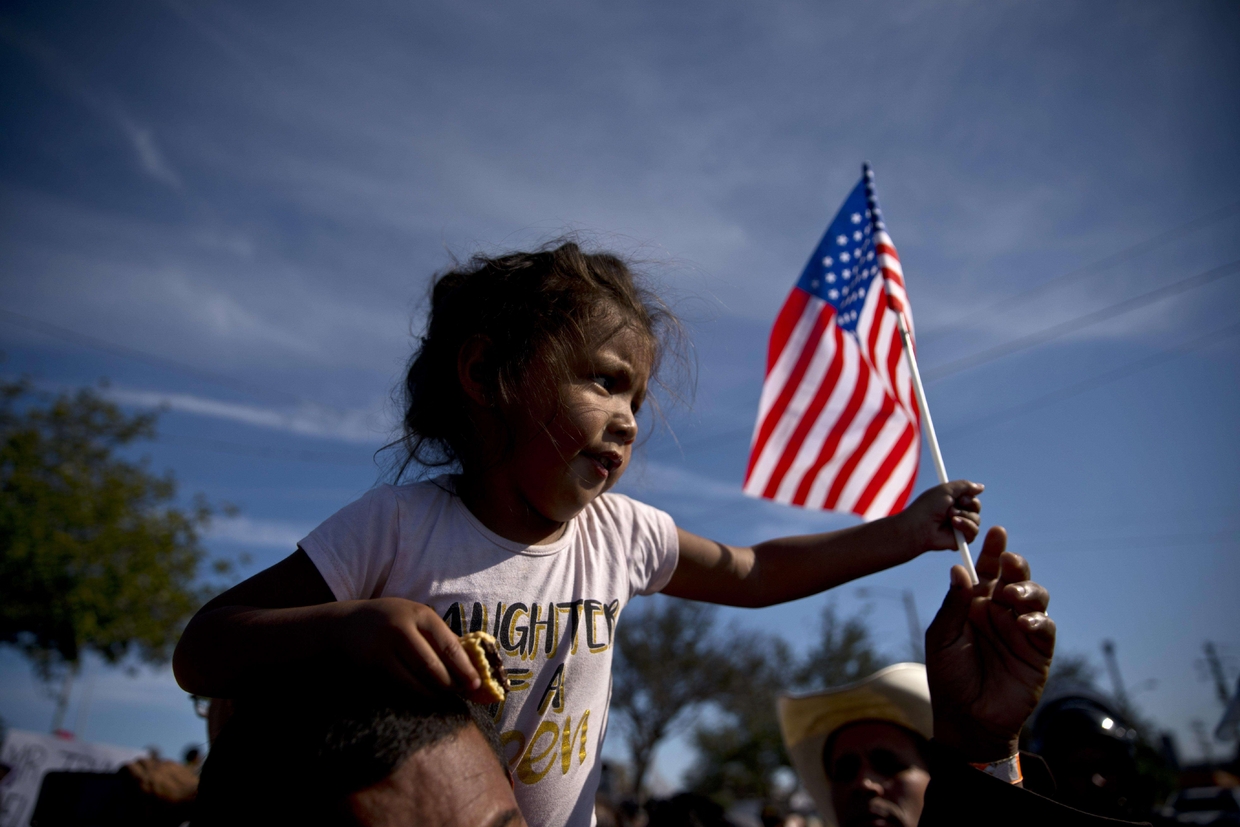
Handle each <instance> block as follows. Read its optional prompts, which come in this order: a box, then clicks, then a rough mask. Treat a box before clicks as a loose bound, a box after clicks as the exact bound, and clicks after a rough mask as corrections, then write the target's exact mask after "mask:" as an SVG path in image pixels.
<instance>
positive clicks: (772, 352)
mask: <svg viewBox="0 0 1240 827" xmlns="http://www.w3.org/2000/svg"><path fill="white" fill-rule="evenodd" d="M901 312H902V313H904V315H905V319H906V324H907V325H908V326H909V331H910V334H911V332H912V324H913V320H912V317H911V313H910V312H909V304H908V296H907V295H906V294H905V292H904V275H903V272H902V271H901V269H900V259H899V256H897V255H896V248H895V245H894V244H893V243H892V241H891V237H890V236H888V235H887V230H886V227H885V226H884V224H883V221H882V215H881V213H880V212H879V209H878V203H877V201H876V200H875V198H874V193H873V176H872V173H871V172H870V170H869V168H868V167H866V168H865V174H864V175H863V176H862V179H861V181H860V182H859V183H858V184H857V186H856V187H855V188H854V189H853V191H852V193H851V194H850V195H849V196H848V199H847V200H846V201H845V202H844V206H842V207H841V208H840V211H839V213H838V214H837V215H836V216H835V220H833V221H832V222H831V225H830V226H829V227H828V228H827V232H826V234H825V235H823V237H822V241H820V242H819V243H818V248H817V249H816V250H814V254H813V256H811V257H810V260H809V263H808V264H807V265H805V270H804V272H802V273H801V278H800V279H799V280H798V281H797V284H796V286H795V287H794V288H793V289H792V293H791V294H790V295H789V296H788V299H787V301H785V302H784V306H783V308H782V309H781V310H780V311H779V316H778V317H777V318H776V319H775V327H774V328H773V329H772V330H771V341H770V346H769V350H768V352H767V360H766V380H765V382H764V383H763V385H762V399H761V401H760V403H759V406H758V422H757V425H756V426H755V427H754V434H753V441H752V444H751V448H750V455H749V468H748V470H747V471H746V472H745V493H747V494H750V495H752V496H755V497H764V498H766V499H771V500H775V501H776V502H782V503H790V504H792V505H799V506H804V507H807V508H825V509H831V510H834V511H851V512H853V513H856V514H860V515H861V516H862V517H864V518H865V519H867V520H871V519H875V518H878V517H885V516H887V515H889V514H894V513H896V512H898V511H900V510H901V509H902V508H904V504H905V503H906V502H907V501H908V498H909V495H910V494H911V493H912V490H913V483H914V481H915V480H916V478H917V464H918V458H919V456H920V451H921V439H920V424H921V418H920V416H919V413H918V408H917V400H916V397H915V396H914V395H913V386H912V377H911V376H910V374H909V368H908V362H907V360H906V359H905V358H904V354H903V350H902V346H901V343H900V333H899V330H898V327H897V316H896V314H897V313H901Z"/></svg>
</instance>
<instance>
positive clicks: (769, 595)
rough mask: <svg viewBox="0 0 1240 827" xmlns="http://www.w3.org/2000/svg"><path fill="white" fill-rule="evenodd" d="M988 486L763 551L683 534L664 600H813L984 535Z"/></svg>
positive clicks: (925, 497) (962, 485)
mask: <svg viewBox="0 0 1240 827" xmlns="http://www.w3.org/2000/svg"><path fill="white" fill-rule="evenodd" d="M981 493H982V486H981V485H978V484H976V483H972V482H968V481H965V480H957V481H955V482H949V483H946V484H944V485H939V486H936V487H934V488H931V489H930V490H929V491H926V492H925V493H924V494H922V495H921V496H920V497H918V498H917V499H916V500H915V501H914V502H913V503H912V505H910V506H909V507H908V508H906V509H905V510H904V511H902V512H900V513H899V514H896V515H894V516H892V517H886V518H884V519H881V520H875V521H873V522H870V523H865V524H863V525H858V526H853V527H851V528H845V529H842V530H840V531H832V532H827V533H824V534H810V535H803V536H797V537H783V538H779V539H775V540H768V541H766V542H763V543H758V544H757V545H755V546H752V547H748V546H731V545H726V544H724V543H719V542H716V541H714V540H708V539H706V538H705V537H700V536H698V535H696V534H693V533H691V532H688V531H685V530H684V529H678V536H679V540H680V557H679V560H678V562H677V564H676V571H675V573H673V575H672V579H671V581H670V582H669V583H668V584H667V586H666V587H664V589H663V593H664V594H669V595H672V596H673V597H686V598H689V599H691V600H703V601H706V602H708V603H721V604H724V605H727V606H744V607H749V608H755V607H759V606H770V605H773V604H775V603H783V602H786V601H788V600H796V599H798V598H801V597H808V596H809V595H812V594H817V593H819V592H822V591H825V590H827V589H830V588H832V587H834V586H838V585H840V584H841V583H847V582H848V581H850V580H855V579H857V578H858V577H864V576H865V575H867V574H873V573H874V572H876V571H882V570H883V569H888V568H891V567H892V566H897V565H899V564H901V563H904V562H907V561H909V560H911V559H913V558H914V557H916V556H918V555H919V554H921V553H923V552H925V551H931V550H934V549H947V548H955V547H956V538H955V533H954V530H959V531H960V532H961V533H962V534H963V535H964V536H965V539H966V540H970V541H971V540H973V538H975V537H976V536H977V531H978V522H979V520H980V519H981V516H980V514H981V507H982V506H981V503H980V502H979V501H978V499H977V496H978V495H979V494H981Z"/></svg>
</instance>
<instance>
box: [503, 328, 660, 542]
mask: <svg viewBox="0 0 1240 827" xmlns="http://www.w3.org/2000/svg"><path fill="white" fill-rule="evenodd" d="M650 358H651V352H650V347H649V345H648V343H647V341H646V340H645V339H643V338H642V337H641V336H640V335H639V334H637V333H636V332H634V331H632V330H628V329H625V330H623V331H621V332H620V333H619V334H617V335H616V336H614V337H612V338H611V339H610V340H608V341H606V342H604V343H603V344H601V345H599V346H598V347H596V348H594V349H593V350H587V351H585V352H582V353H580V354H578V356H577V358H576V359H575V360H574V362H573V364H572V370H571V371H570V372H569V374H568V376H567V378H565V379H562V380H561V381H560V382H559V387H558V390H559V393H558V396H559V399H558V400H555V399H543V400H535V401H534V403H533V404H531V405H529V406H528V410H527V411H525V412H519V413H518V414H517V416H516V417H515V419H516V420H517V422H516V423H514V425H515V428H514V430H515V434H514V436H515V440H514V442H515V447H514V449H513V452H512V454H511V456H510V458H509V459H508V460H507V461H505V462H504V463H503V464H502V466H500V467H499V468H497V469H496V470H497V471H502V472H503V476H505V477H507V478H508V480H507V482H508V484H510V485H511V486H512V488H513V489H514V491H513V493H514V494H518V495H519V497H520V498H521V499H523V500H524V501H525V503H526V504H527V506H528V507H529V508H530V509H531V511H532V512H533V513H531V514H530V516H531V517H538V516H541V517H542V518H544V519H545V520H546V521H547V522H549V523H553V524H562V523H566V522H568V521H569V520H571V519H572V518H573V517H575V516H576V515H577V514H578V513H580V512H581V510H582V509H583V508H585V507H586V506H587V505H589V503H590V501H591V500H593V499H594V498H595V497H597V496H598V495H599V494H602V493H603V492H604V491H607V490H608V489H610V488H611V487H612V486H614V485H615V484H616V482H617V481H619V479H620V475H621V474H623V473H624V470H625V469H626V468H627V467H628V465H629V460H630V459H631V458H632V454H633V442H634V440H636V439H637V411H638V409H639V408H640V407H641V404H642V401H643V399H644V398H645V395H646V382H647V380H648V379H649V376H650ZM535 370H538V368H537V367H536V368H535ZM534 386H537V385H536V384H535V385H534Z"/></svg>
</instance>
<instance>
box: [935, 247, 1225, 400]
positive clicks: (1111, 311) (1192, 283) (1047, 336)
mask: <svg viewBox="0 0 1240 827" xmlns="http://www.w3.org/2000/svg"><path fill="white" fill-rule="evenodd" d="M1237 271H1240V261H1233V262H1229V263H1228V264H1224V265H1222V266H1220V267H1215V268H1213V269H1212V270H1207V271H1205V272H1204V273H1198V274H1197V275H1195V276H1191V277H1189V278H1186V279H1184V280H1182V281H1177V282H1175V283H1174V284H1168V285H1166V286H1165V287H1159V288H1158V289H1157V290H1151V291H1150V292H1148V293H1143V294H1141V295H1140V296H1135V297H1134V298H1131V299H1125V300H1124V301H1122V302H1117V303H1116V304H1112V305H1110V306H1108V307H1104V308H1102V309H1100V310H1095V311H1093V312H1092V313H1086V314H1085V315H1084V316H1077V317H1076V318H1075V319H1069V320H1067V321H1066V322H1060V323H1059V324H1056V325H1051V326H1050V327H1047V328H1044V329H1042V330H1039V331H1036V332H1034V333H1030V334H1029V335H1027V336H1018V337H1017V338H1015V339H1009V340H1008V341H1006V342H1002V343H1000V344H998V345H995V346H994V347H991V348H987V349H986V350H983V351H981V352H980V353H974V354H973V355H971V356H963V357H961V358H959V359H953V360H952V361H950V362H944V363H943V364H941V365H936V366H933V367H930V368H927V369H926V370H924V371H923V372H922V375H923V376H925V377H926V382H927V383H929V382H936V381H938V380H940V379H943V378H946V377H948V376H951V375H952V374H955V373H960V372H961V371H965V370H970V369H971V368H975V367H978V366H980V365H984V364H986V363H987V362H993V361H994V360H996V359H999V358H1002V357H1004V356H1009V355H1011V354H1013V353H1016V352H1017V351H1021V350H1027V349H1029V348H1031V347H1035V346H1037V345H1040V344H1045V343H1046V342H1049V341H1051V340H1053V339H1057V338H1059V337H1060V336H1063V335H1065V334H1068V333H1072V332H1073V331H1076V330H1080V329H1082V328H1085V327H1089V326H1090V325H1094V324H1097V323H1098V322H1103V321H1106V320H1107V319H1113V318H1115V317H1116V316H1121V315H1123V314H1124V313H1130V312H1132V311H1133V310H1137V309H1139V308H1142V307H1145V306H1146V305H1150V304H1153V303H1155V302H1159V301H1162V300H1163V299H1166V298H1170V297H1171V296H1174V295H1177V294H1179V293H1184V292H1187V291H1189V290H1194V289H1196V288H1198V287H1204V286H1205V285H1207V284H1209V283H1210V282H1213V281H1217V280H1219V279H1221V278H1224V277H1226V276H1230V275H1233V274H1235V273H1236V272H1237Z"/></svg>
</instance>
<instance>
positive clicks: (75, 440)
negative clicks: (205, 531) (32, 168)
mask: <svg viewBox="0 0 1240 827" xmlns="http://www.w3.org/2000/svg"><path fill="white" fill-rule="evenodd" d="M154 424H155V417H154V415H150V414H139V415H134V416H131V415H127V414H126V413H125V412H124V411H122V410H121V409H120V408H118V407H117V406H116V405H114V404H112V403H110V402H108V401H107V400H105V399H103V398H101V397H100V396H99V395H98V394H97V393H94V392H93V391H91V390H81V391H78V392H77V393H76V394H63V395H60V396H57V397H55V398H49V397H46V396H43V395H41V394H36V393H34V392H33V391H32V390H31V388H30V386H29V385H28V384H27V383H25V382H3V381H0V492H2V496H0V643H4V644H10V645H14V646H17V647H19V648H20V649H21V650H22V651H23V652H24V653H25V655H26V656H27V657H28V658H30V660H31V661H32V662H33V664H34V665H35V667H36V669H37V671H38V673H39V675H40V676H41V677H42V678H44V679H50V678H51V677H52V676H53V674H54V673H55V672H57V671H59V670H61V669H62V668H65V667H72V666H74V665H76V664H77V663H78V661H79V659H80V658H81V656H82V654H83V652H84V651H86V650H88V649H89V650H93V651H95V652H97V653H98V654H99V655H101V656H102V657H103V658H104V659H105V660H106V661H108V662H111V663H115V662H117V661H119V660H121V659H122V658H124V657H125V656H126V655H127V654H129V653H130V652H134V653H136V654H137V655H138V656H139V657H140V658H142V659H143V660H146V661H148V662H152V663H159V662H163V661H166V660H167V658H168V657H169V656H170V654H171V652H172V648H173V646H174V645H175V643H176V639H177V636H178V635H179V633H180V630H181V628H182V626H183V624H184V623H185V621H186V620H188V618H189V617H190V615H191V614H192V613H193V612H194V611H195V610H196V609H197V608H198V606H199V605H201V603H202V601H203V599H204V597H205V592H204V590H203V588H202V587H201V586H199V585H198V572H199V568H200V566H201V564H202V563H203V561H204V558H205V552H204V550H203V549H202V547H201V545H200V544H199V540H198V534H199V531H200V530H201V528H202V527H203V526H204V525H205V524H206V522H207V521H208V519H209V518H210V516H211V513H212V511H211V508H210V507H209V506H208V505H207V504H206V503H205V502H204V501H203V500H202V499H201V498H199V499H197V500H196V501H195V502H194V504H193V506H192V507H191V508H189V509H188V510H182V509H180V508H176V507H174V506H173V505H172V503H174V502H175V499H176V482H175V481H174V479H173V478H172V476H171V474H165V475H163V476H156V475H154V474H152V473H151V472H150V471H149V470H148V468H147V464H146V462H145V461H141V462H130V461H128V460H125V459H122V458H120V457H118V456H116V453H115V452H116V450H117V449H118V448H121V447H123V446H126V445H129V444H130V443H132V442H134V441H135V440H139V439H149V438H151V437H152V436H153V435H154ZM217 570H218V568H217Z"/></svg>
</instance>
